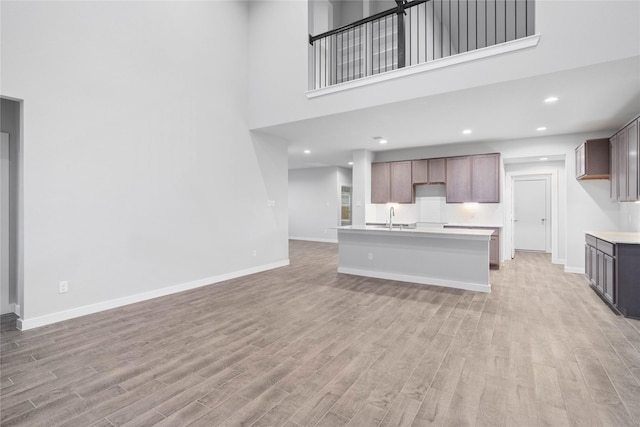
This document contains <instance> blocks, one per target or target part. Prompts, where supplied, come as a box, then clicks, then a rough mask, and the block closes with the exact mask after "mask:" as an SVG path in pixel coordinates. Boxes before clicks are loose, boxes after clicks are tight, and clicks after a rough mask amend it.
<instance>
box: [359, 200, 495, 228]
mask: <svg viewBox="0 0 640 427" xmlns="http://www.w3.org/2000/svg"><path fill="white" fill-rule="evenodd" d="M391 206H393V207H394V212H395V216H394V217H393V222H395V223H414V222H427V223H428V222H433V223H450V224H469V225H473V224H485V225H503V223H504V217H503V214H504V210H503V205H502V203H477V204H466V203H446V202H445V197H444V196H416V202H415V203H413V204H398V203H388V204H371V205H369V206H367V222H383V223H384V222H387V221H388V220H389V208H390V207H391Z"/></svg>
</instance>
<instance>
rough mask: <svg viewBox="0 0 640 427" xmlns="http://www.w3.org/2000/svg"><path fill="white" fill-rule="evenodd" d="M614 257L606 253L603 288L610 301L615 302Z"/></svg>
mask: <svg viewBox="0 0 640 427" xmlns="http://www.w3.org/2000/svg"><path fill="white" fill-rule="evenodd" d="M613 263H614V259H613V257H611V256H609V255H607V254H604V257H603V267H604V273H603V274H602V280H603V282H602V288H603V293H604V297H605V298H606V299H607V300H608V301H609V302H610V303H612V304H613V303H614V302H615V301H614V297H613V296H614V294H615V293H614V283H615V282H614V265H613Z"/></svg>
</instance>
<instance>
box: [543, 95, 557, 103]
mask: <svg viewBox="0 0 640 427" xmlns="http://www.w3.org/2000/svg"><path fill="white" fill-rule="evenodd" d="M557 100H558V97H557V96H549V97H548V98H546V99H545V100H544V102H546V103H547V104H551V103H552V102H556V101H557Z"/></svg>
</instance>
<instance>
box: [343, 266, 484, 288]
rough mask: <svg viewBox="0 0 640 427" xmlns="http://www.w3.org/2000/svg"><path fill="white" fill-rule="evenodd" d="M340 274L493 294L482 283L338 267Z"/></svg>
mask: <svg viewBox="0 0 640 427" xmlns="http://www.w3.org/2000/svg"><path fill="white" fill-rule="evenodd" d="M338 273H344V274H353V275H355V276H365V277H374V278H376V279H386V280H396V281H399V282H410V283H420V284H422V285H436V286H444V287H446V288H456V289H465V290H467V291H476V292H491V285H490V284H489V285H484V284H482V283H471V282H459V281H454V280H444V279H437V278H430V277H422V276H409V275H406V274H397V273H387V272H384V271H371V270H360V269H357V268H348V267H338Z"/></svg>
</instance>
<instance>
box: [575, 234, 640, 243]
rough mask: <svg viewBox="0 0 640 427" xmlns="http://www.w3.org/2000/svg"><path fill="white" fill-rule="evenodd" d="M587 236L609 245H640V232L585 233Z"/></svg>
mask: <svg viewBox="0 0 640 427" xmlns="http://www.w3.org/2000/svg"><path fill="white" fill-rule="evenodd" d="M584 233H585V234H589V235H590V236H593V237H596V238H598V239H600V240H604V241H607V242H609V243H615V244H621V245H640V232H635V231H585V232H584Z"/></svg>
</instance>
